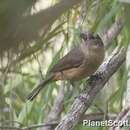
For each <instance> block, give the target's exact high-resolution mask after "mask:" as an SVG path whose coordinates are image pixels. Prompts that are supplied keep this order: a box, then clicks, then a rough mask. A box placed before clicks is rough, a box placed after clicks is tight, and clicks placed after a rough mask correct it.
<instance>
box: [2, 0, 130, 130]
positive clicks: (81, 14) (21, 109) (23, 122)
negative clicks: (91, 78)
mask: <svg viewBox="0 0 130 130" xmlns="http://www.w3.org/2000/svg"><path fill="white" fill-rule="evenodd" d="M115 26H117V30H116V29H115V28H114V27H115ZM86 31H92V32H95V33H98V34H100V36H101V37H102V39H103V41H104V44H107V43H109V45H108V44H107V45H106V46H107V47H106V58H107V57H108V56H109V55H110V54H111V53H112V51H113V50H114V48H116V46H118V45H121V46H125V47H127V46H128V45H129V40H130V1H129V0H120V1H119V0H111V1H110V0H1V1H0V126H9V127H26V126H29V125H32V124H40V123H47V122H51V121H52V122H53V121H55V122H58V121H59V120H60V119H61V118H62V117H63V116H64V115H65V114H66V113H67V111H68V110H69V108H70V106H71V104H72V103H73V101H74V99H75V97H76V96H78V94H79V93H80V91H81V90H82V89H83V86H84V84H86V79H84V80H82V81H80V82H77V83H76V84H75V87H72V85H71V84H70V83H69V82H64V83H63V82H60V81H58V82H54V83H51V84H48V85H47V86H46V87H45V88H44V89H43V90H42V92H40V94H39V95H38V96H37V98H36V99H35V100H34V101H32V102H29V101H27V99H26V97H27V95H28V94H29V93H30V92H31V90H32V89H33V88H34V87H35V85H36V84H37V83H38V82H39V81H41V80H43V79H44V78H45V77H46V75H47V73H48V72H49V70H50V68H51V67H52V66H53V65H54V64H55V63H56V62H57V60H58V59H60V58H61V57H63V56H64V55H65V54H66V53H67V52H68V51H69V50H70V49H71V48H72V47H74V46H76V45H77V44H80V43H81V42H82V40H81V38H80V33H81V32H86ZM107 32H109V33H110V34H109V35H112V36H111V38H110V39H107V41H109V42H106V41H105V40H104V39H105V38H103V36H104V35H105V34H106V33H107ZM114 32H115V33H114ZM128 68H129V67H128ZM128 68H126V64H123V65H122V66H121V68H120V69H119V70H118V71H117V72H116V73H115V74H114V76H112V77H111V79H110V80H109V81H108V83H107V84H106V87H105V88H104V89H103V90H101V92H100V93H99V94H98V95H97V97H96V99H95V100H94V102H93V104H92V105H91V107H90V108H89V110H88V111H87V112H86V113H85V114H93V113H94V114H95V118H96V119H97V120H101V118H102V119H105V117H106V115H110V117H111V118H115V116H116V115H117V114H118V113H119V112H120V111H121V110H122V108H123V105H124V99H125V94H126V87H127V79H128V71H129V69H128ZM59 99H61V100H60V105H59V106H60V107H57V105H56V104H57V102H59ZM99 115H100V117H99ZM95 118H94V119H95ZM0 129H2V128H1V127H0ZM8 129H9V128H8ZM32 129H33V128H32ZM34 129H36V128H34ZM37 129H46V130H47V129H48V130H49V129H52V127H51V128H49V127H46V128H44V127H40V128H37ZM53 129H54V128H53ZM75 129H76V130H90V129H91V130H99V129H100V130H107V129H108V128H107V127H103V128H101V127H91V128H90V127H88V128H87V127H84V126H83V125H82V123H79V125H77V126H76V128H75ZM2 130H3V129H2Z"/></svg>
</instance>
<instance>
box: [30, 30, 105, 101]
mask: <svg viewBox="0 0 130 130" xmlns="http://www.w3.org/2000/svg"><path fill="white" fill-rule="evenodd" d="M81 37H82V38H83V40H84V42H83V43H82V44H81V45H80V46H77V47H75V48H73V49H72V50H71V51H70V52H68V54H66V55H65V56H64V57H63V58H62V59H60V60H59V61H58V62H57V64H55V65H54V66H53V68H52V69H51V70H50V73H49V76H48V78H47V79H45V80H44V81H42V82H41V83H40V84H38V85H36V88H34V89H33V91H32V92H31V93H30V95H29V96H28V99H29V100H33V99H34V98H35V97H36V96H37V94H38V93H39V92H40V90H41V89H42V88H43V87H44V86H45V85H46V84H47V83H50V82H52V81H57V80H70V81H77V80H80V79H82V78H85V77H87V76H90V75H92V74H93V73H94V72H95V71H96V70H97V69H98V67H99V66H100V64H101V63H102V61H103V59H104V45H103V42H102V40H101V38H100V37H99V36H98V35H96V36H94V34H93V33H82V34H81Z"/></svg>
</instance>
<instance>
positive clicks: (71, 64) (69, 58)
mask: <svg viewBox="0 0 130 130" xmlns="http://www.w3.org/2000/svg"><path fill="white" fill-rule="evenodd" d="M83 60H84V54H83V52H82V51H81V48H80V47H76V48H74V49H72V50H71V51H70V52H69V53H68V54H67V55H65V56H64V57H63V58H62V59H60V60H59V61H58V63H57V64H55V65H54V66H53V68H52V69H51V70H50V72H60V71H63V70H66V69H71V68H76V67H79V66H80V65H81V64H82V63H83Z"/></svg>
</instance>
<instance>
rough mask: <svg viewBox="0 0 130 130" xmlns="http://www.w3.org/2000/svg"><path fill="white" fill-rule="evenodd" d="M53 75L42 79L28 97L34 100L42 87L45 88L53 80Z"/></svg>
mask: <svg viewBox="0 0 130 130" xmlns="http://www.w3.org/2000/svg"><path fill="white" fill-rule="evenodd" d="M52 79H53V76H52V75H51V76H49V77H48V78H47V79H45V80H43V81H41V82H40V83H38V85H36V87H35V88H34V89H33V90H32V92H31V93H30V94H29V95H28V97H27V99H28V100H30V101H32V100H33V99H34V98H35V97H36V96H37V95H38V94H39V92H40V91H41V89H43V88H44V87H45V85H46V84H48V83H49V82H50V81H52Z"/></svg>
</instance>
